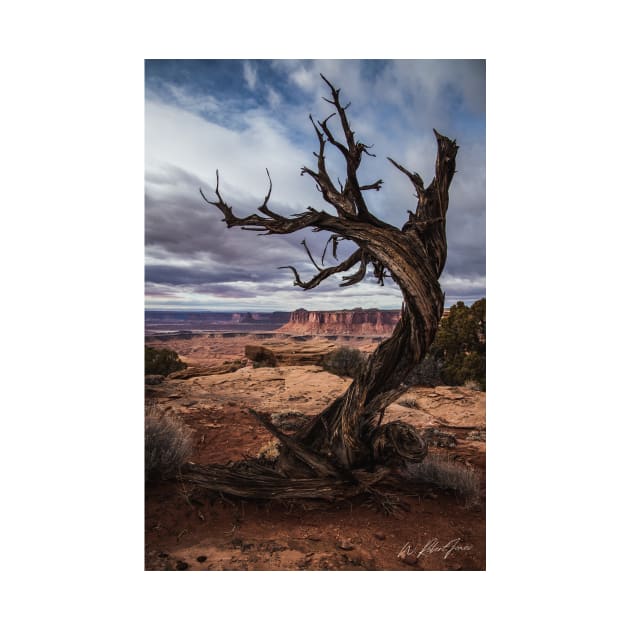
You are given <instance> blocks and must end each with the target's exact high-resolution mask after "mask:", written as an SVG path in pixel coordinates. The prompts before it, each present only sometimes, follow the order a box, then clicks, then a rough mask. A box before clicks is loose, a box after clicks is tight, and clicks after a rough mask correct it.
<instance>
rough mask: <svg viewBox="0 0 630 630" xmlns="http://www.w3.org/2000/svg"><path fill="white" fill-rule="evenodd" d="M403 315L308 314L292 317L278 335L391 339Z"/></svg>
mask: <svg viewBox="0 0 630 630" xmlns="http://www.w3.org/2000/svg"><path fill="white" fill-rule="evenodd" d="M399 319H400V311H382V310H379V309H376V308H370V309H365V310H364V309H362V308H355V309H352V310H343V311H307V310H306V309H303V308H300V309H298V310H297V311H293V313H291V317H290V318H289V322H288V323H287V324H285V325H284V326H282V327H281V328H279V329H278V331H277V332H286V333H292V334H309V335H324V334H328V335H357V336H362V335H383V336H385V335H389V334H391V332H392V331H393V330H394V327H395V326H396V324H397V322H398V320H399Z"/></svg>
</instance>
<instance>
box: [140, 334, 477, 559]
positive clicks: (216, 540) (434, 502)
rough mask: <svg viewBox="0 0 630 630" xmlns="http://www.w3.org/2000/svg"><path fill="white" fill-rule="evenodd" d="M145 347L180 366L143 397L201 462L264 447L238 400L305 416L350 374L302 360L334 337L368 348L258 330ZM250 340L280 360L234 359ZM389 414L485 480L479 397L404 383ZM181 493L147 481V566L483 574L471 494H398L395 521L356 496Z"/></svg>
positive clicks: (366, 342)
mask: <svg viewBox="0 0 630 630" xmlns="http://www.w3.org/2000/svg"><path fill="white" fill-rule="evenodd" d="M147 343H148V345H152V346H154V347H158V348H159V347H168V348H171V349H173V350H176V351H177V352H178V354H179V355H180V357H181V358H182V359H183V360H184V361H185V362H186V363H187V364H188V366H189V368H188V370H187V371H186V372H185V373H183V374H182V373H180V374H179V375H178V374H175V375H171V376H169V377H167V378H165V379H164V380H162V381H161V382H158V383H154V384H151V385H147V387H146V398H147V402H148V403H151V404H156V405H158V406H160V407H162V408H170V409H171V410H172V412H173V413H176V414H177V415H178V416H179V417H180V418H181V419H182V420H183V421H184V422H185V423H186V424H187V425H189V426H190V427H191V428H192V429H193V430H194V436H193V439H194V442H195V448H194V452H193V455H192V457H191V460H192V461H194V462H197V463H202V464H204V463H227V462H228V461H236V460H238V459H241V458H243V457H245V456H250V457H254V456H256V455H257V454H258V453H259V452H260V450H261V449H263V448H266V447H268V446H269V445H270V444H271V443H272V439H271V436H270V434H269V433H268V432H267V431H266V430H265V429H264V428H263V427H262V426H261V425H260V424H259V423H258V422H257V421H256V419H255V418H254V417H253V416H252V414H251V413H250V412H249V411H248V410H249V409H250V408H251V409H255V410H260V411H267V412H269V413H272V414H275V413H288V412H295V413H301V414H306V415H311V414H314V413H316V412H318V411H319V410H321V409H322V408H323V407H324V406H325V405H326V404H327V403H328V402H330V401H331V400H333V399H334V398H335V397H336V396H338V395H339V394H341V393H342V392H343V391H344V390H345V389H346V387H347V386H348V384H349V383H350V379H349V378H341V377H338V376H335V375H333V374H330V373H329V372H326V371H324V370H323V369H322V368H321V367H319V366H317V365H313V364H312V362H313V360H314V357H317V356H318V355H321V354H322V353H326V352H329V351H330V350H331V349H334V347H335V346H338V345H346V346H352V347H357V348H360V349H361V350H364V351H369V350H372V349H373V348H374V347H375V346H376V341H375V340H374V339H372V338H363V339H357V338H344V339H343V340H332V339H324V338H304V337H301V338H295V337H294V338H290V337H288V336H286V335H267V336H264V335H260V334H258V335H243V336H239V335H236V336H233V335H229V336H227V337H223V336H221V335H220V334H218V335H217V334H215V335H214V336H212V337H209V336H208V335H195V336H193V337H192V338H189V339H168V340H159V341H158V340H153V341H149V342H147ZM250 344H256V345H264V346H265V347H268V348H270V349H271V350H272V351H273V352H274V353H275V354H277V355H278V356H280V357H281V358H282V361H280V365H279V366H278V367H273V368H272V367H258V368H255V367H253V365H252V364H251V361H249V362H246V361H245V355H244V350H245V346H246V345H250ZM241 364H242V365H243V367H239V366H240V365H241ZM228 370H233V371H228ZM182 375H184V376H186V378H181V376H182ZM399 403H402V404H399ZM394 419H399V420H404V421H406V422H409V423H411V424H413V425H415V426H417V427H419V428H422V429H434V430H435V432H436V435H440V436H447V439H444V440H438V441H437V442H436V444H433V445H431V446H430V448H429V450H430V452H431V451H434V452H436V451H439V452H442V453H445V454H448V456H449V457H451V458H452V459H454V460H455V461H457V462H459V463H461V465H463V466H466V467H469V468H471V469H474V470H476V471H478V473H479V475H480V477H481V480H482V485H483V486H485V393H483V392H479V391H474V390H471V389H467V388H463V387H435V388H428V387H427V388H423V387H417V388H412V389H411V390H409V391H408V392H407V393H406V394H405V395H403V396H402V398H401V399H400V400H399V401H398V403H395V404H393V405H391V406H390V407H389V408H388V410H387V412H386V415H385V419H384V421H385V422H387V421H391V420H394ZM191 490H192V489H191V488H190V487H185V486H183V485H182V484H181V483H179V482H158V483H151V484H147V486H146V497H145V498H146V505H145V528H146V529H145V568H146V569H147V570H485V492H483V490H482V492H481V496H480V497H479V499H478V500H477V501H476V502H474V503H473V504H470V502H469V501H465V500H463V499H462V498H461V497H459V496H457V495H456V494H454V493H453V492H452V491H448V490H440V489H437V488H427V490H426V491H423V492H422V493H421V494H420V495H419V496H407V497H404V499H405V501H406V503H407V505H408V511H406V512H402V513H401V515H398V516H397V517H396V516H386V515H385V514H383V513H380V512H377V511H375V510H374V509H373V508H372V507H371V506H369V505H366V504H365V503H364V499H356V500H354V501H346V502H343V503H339V504H333V505H330V504H325V503H318V502H310V503H303V504H289V503H277V502H276V503H272V502H252V501H249V502H247V501H240V500H238V499H229V498H228V497H225V498H223V499H217V500H214V501H213V502H211V501H210V500H209V499H207V498H206V497H204V496H203V495H201V494H200V493H199V492H196V491H191ZM404 547H406V549H407V553H402V554H401V553H400V552H401V550H402V549H403V548H404Z"/></svg>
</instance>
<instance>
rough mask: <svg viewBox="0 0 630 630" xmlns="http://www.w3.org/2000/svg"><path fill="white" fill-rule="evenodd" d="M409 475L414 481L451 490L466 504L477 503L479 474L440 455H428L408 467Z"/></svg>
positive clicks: (479, 490) (479, 488)
mask: <svg viewBox="0 0 630 630" xmlns="http://www.w3.org/2000/svg"><path fill="white" fill-rule="evenodd" d="M409 475H410V477H412V478H413V480H414V481H420V482H423V483H430V484H432V485H435V486H438V487H439V488H443V489H448V490H453V491H454V492H456V493H457V494H458V495H460V496H461V497H464V498H465V499H466V502H467V503H468V504H475V503H477V502H478V501H479V498H480V496H481V475H480V474H479V472H478V471H477V470H475V469H474V468H469V467H467V466H464V465H463V464H460V463H458V462H456V461H454V460H453V459H452V458H451V457H449V456H448V455H443V454H442V453H429V454H428V455H427V456H426V457H425V458H424V459H423V460H422V462H420V463H419V464H412V465H410V466H409Z"/></svg>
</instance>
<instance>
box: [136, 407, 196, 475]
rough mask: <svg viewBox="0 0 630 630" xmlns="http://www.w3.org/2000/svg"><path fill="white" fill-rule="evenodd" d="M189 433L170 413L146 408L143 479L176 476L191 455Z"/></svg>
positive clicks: (157, 408)
mask: <svg viewBox="0 0 630 630" xmlns="http://www.w3.org/2000/svg"><path fill="white" fill-rule="evenodd" d="M192 433H193V431H192V429H191V428H190V427H188V426H186V425H185V424H184V423H183V422H182V421H181V420H180V419H179V418H177V417H176V416H175V415H174V414H173V413H172V412H171V411H166V410H164V409H160V408H159V407H157V406H155V405H152V406H150V407H148V408H147V409H146V411H145V420H144V473H145V479H147V480H151V479H167V478H169V477H172V476H174V475H176V474H177V473H178V471H179V469H180V468H181V466H182V465H183V464H184V463H185V462H186V461H187V460H188V458H189V457H190V455H191V453H192V448H193V443H192Z"/></svg>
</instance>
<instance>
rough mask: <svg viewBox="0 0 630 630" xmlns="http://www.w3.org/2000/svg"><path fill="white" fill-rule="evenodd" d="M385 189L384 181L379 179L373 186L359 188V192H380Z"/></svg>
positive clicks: (367, 185)
mask: <svg viewBox="0 0 630 630" xmlns="http://www.w3.org/2000/svg"><path fill="white" fill-rule="evenodd" d="M382 187H383V180H382V179H379V180H377V181H375V182H374V183H373V184H366V185H365V186H359V190H380V189H381V188H382Z"/></svg>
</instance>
